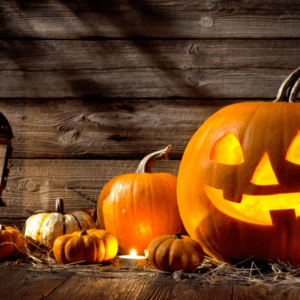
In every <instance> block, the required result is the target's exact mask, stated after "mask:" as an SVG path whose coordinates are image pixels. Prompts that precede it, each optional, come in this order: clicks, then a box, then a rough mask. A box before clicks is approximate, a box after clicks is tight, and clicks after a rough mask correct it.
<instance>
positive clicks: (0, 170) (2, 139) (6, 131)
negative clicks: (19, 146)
mask: <svg viewBox="0 0 300 300" xmlns="http://www.w3.org/2000/svg"><path fill="white" fill-rule="evenodd" d="M12 138H13V133H12V130H11V127H10V125H9V123H8V121H7V119H6V118H5V117H4V115H3V114H2V113H0V174H1V182H0V206H5V203H4V202H3V201H2V199H1V195H2V191H3V190H4V189H5V185H6V180H7V177H8V173H9V167H10V166H8V162H9V159H10V157H11V156H12V152H13V148H12V147H11V140H12Z"/></svg>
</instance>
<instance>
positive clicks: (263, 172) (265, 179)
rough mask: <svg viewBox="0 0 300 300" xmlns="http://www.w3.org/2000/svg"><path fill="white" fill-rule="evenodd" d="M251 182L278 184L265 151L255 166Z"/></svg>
mask: <svg viewBox="0 0 300 300" xmlns="http://www.w3.org/2000/svg"><path fill="white" fill-rule="evenodd" d="M250 182H251V183H254V184H257V185H275V184H279V183H278V180H277V178H276V175H275V173H274V171H273V169H272V166H271V163H270V159H269V156H268V153H267V152H265V154H264V155H263V157H262V159H261V161H260V162H259V164H258V166H257V167H256V169H255V171H254V173H253V176H252V179H251V180H250Z"/></svg>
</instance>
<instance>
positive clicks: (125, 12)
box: [0, 0, 300, 39]
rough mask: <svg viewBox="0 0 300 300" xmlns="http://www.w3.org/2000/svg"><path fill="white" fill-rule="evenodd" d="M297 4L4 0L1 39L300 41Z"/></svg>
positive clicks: (293, 1) (292, 0) (214, 0)
mask: <svg viewBox="0 0 300 300" xmlns="http://www.w3.org/2000/svg"><path fill="white" fill-rule="evenodd" d="M298 4H299V3H298V2H297V0H288V1H278V0H268V1H264V2H262V1H250V0H243V1H238V0H235V1H221V0H209V1H192V0H184V1H183V0H175V1H166V0H164V1H156V0H151V1H126V0H112V1H97V2H95V1H91V0H86V1H84V2H83V1H72V2H70V1H67V0H59V1H55V0H48V1H42V2H37V1H25V2H24V1H21V0H14V1H11V0H5V1H1V5H0V12H1V19H2V26H1V29H0V37H2V38H11V37H21V38H29V37H30V38H47V39H49V38H51V39H58V38H60V39H73V38H76V39H78V38H87V37H105V38H136V37H143V38H168V39H170V38H216V37H221V38H231V37H234V38H237V37H239V38H253V37H254V38H274V37H276V38H288V37H293V38H299V32H300V21H299V5H298ZM275 28H276V29H275Z"/></svg>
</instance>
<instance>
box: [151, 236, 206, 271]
mask: <svg viewBox="0 0 300 300" xmlns="http://www.w3.org/2000/svg"><path fill="white" fill-rule="evenodd" d="M147 250H148V259H149V261H150V263H151V264H152V265H153V266H154V267H156V268H157V269H159V270H163V271H176V270H183V271H192V270H194V269H195V268H196V267H197V266H198V265H199V264H200V263H201V262H202V261H203V259H204V252H203V250H202V247H201V246H200V245H199V244H198V243H197V242H195V241H194V240H192V239H191V238H190V237H189V236H187V235H182V236H180V235H179V234H175V236H172V235H163V236H160V237H157V238H155V239H154V240H153V241H152V242H151V243H150V244H149V245H148V248H147Z"/></svg>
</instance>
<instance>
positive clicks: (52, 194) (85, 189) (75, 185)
mask: <svg viewBox="0 0 300 300" xmlns="http://www.w3.org/2000/svg"><path fill="white" fill-rule="evenodd" d="M138 163H139V161H137V160H119V161H117V160H111V161H110V160H57V159H56V160H50V159H49V160H47V159H44V160H38V159H24V160H13V167H12V168H11V170H10V175H9V178H8V181H7V185H6V189H5V190H4V191H3V194H2V199H3V201H4V203H5V204H6V206H5V207H3V206H2V207H0V221H1V222H3V223H4V224H7V225H13V226H14V225H15V226H17V227H18V228H19V229H22V227H23V225H24V224H25V221H26V219H27V218H28V217H30V216H31V215H32V212H34V211H36V210H50V211H54V209H55V200H56V199H57V198H62V199H63V201H64V207H65V211H66V212H70V211H77V210H80V209H82V208H95V207H96V206H97V202H98V197H99V195H100V192H101V190H102V188H103V186H104V185H105V184H106V183H107V182H108V181H109V180H110V179H111V178H113V177H115V176H117V175H120V174H125V173H134V172H135V171H136V169H137V166H138ZM178 168H179V161H172V160H168V161H156V162H155V163H154V165H153V172H167V173H171V174H173V175H177V172H178Z"/></svg>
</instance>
